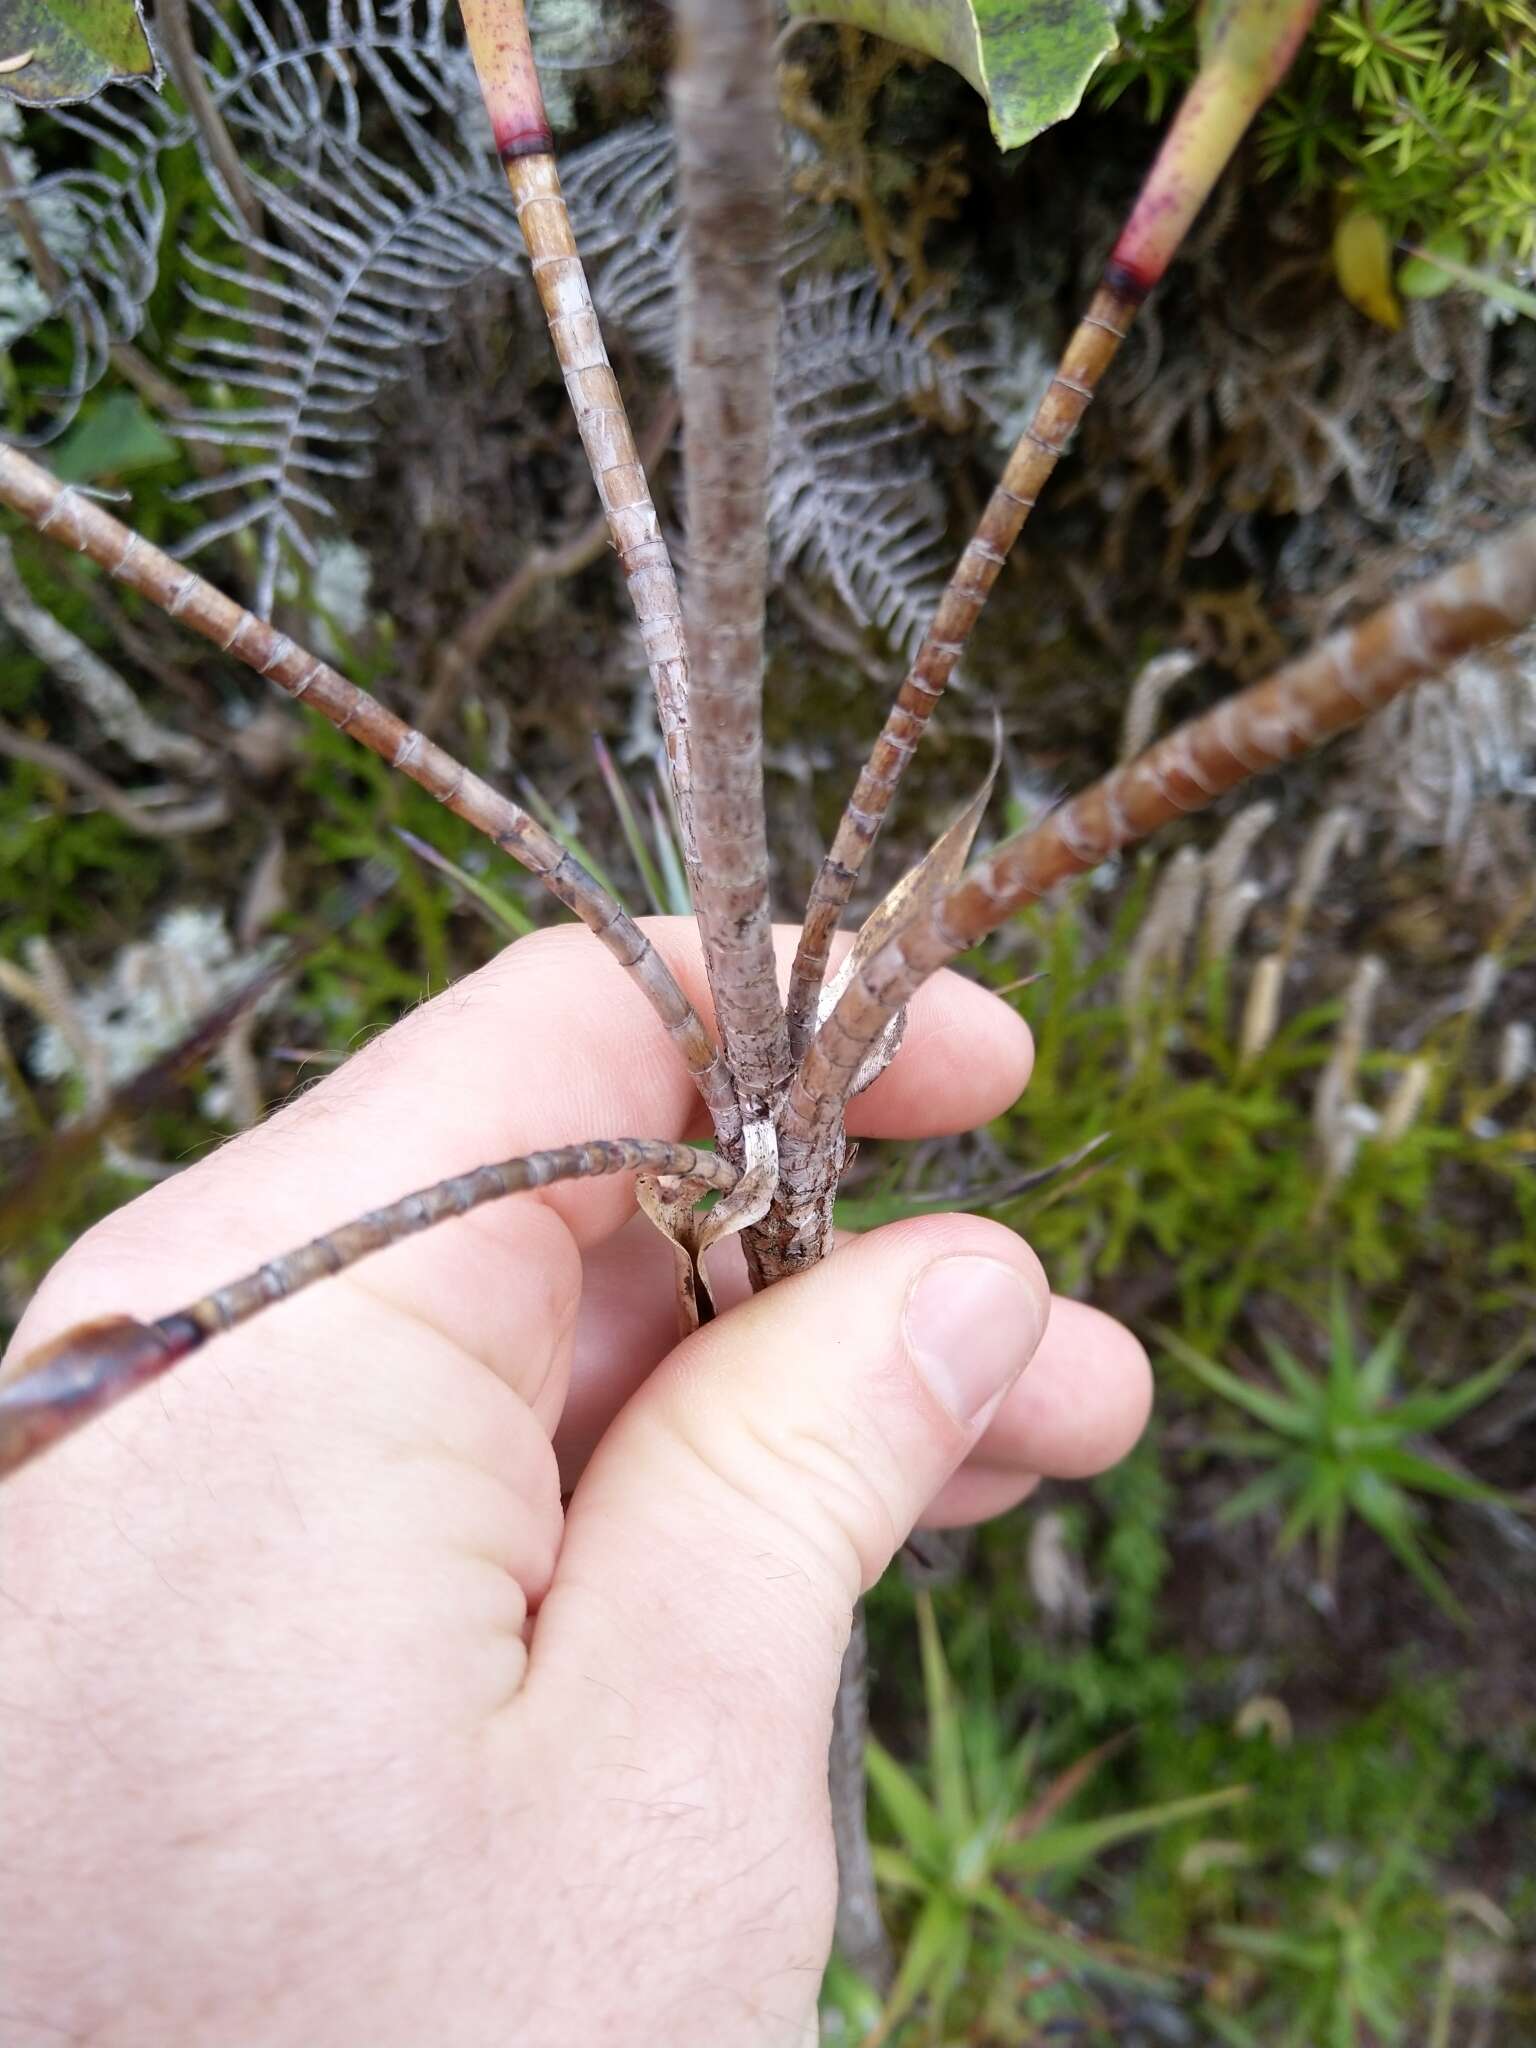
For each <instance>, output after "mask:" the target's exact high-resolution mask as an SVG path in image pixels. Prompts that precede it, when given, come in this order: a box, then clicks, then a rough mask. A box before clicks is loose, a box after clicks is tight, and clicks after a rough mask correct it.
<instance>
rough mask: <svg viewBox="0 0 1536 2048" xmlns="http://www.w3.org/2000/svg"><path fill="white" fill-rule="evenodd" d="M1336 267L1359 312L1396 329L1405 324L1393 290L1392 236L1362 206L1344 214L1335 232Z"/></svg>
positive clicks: (1373, 215)
mask: <svg viewBox="0 0 1536 2048" xmlns="http://www.w3.org/2000/svg"><path fill="white" fill-rule="evenodd" d="M1333 269H1334V275H1335V276H1336V277H1337V278H1338V281H1339V289H1340V291H1342V292H1343V294H1344V296H1345V298H1346V299H1348V301H1349V303H1350V304H1351V305H1352V306H1353V307H1354V308H1355V309H1356V311H1357V312H1361V313H1364V314H1365V316H1366V318H1367V319H1369V320H1374V321H1375V322H1376V324H1377V326H1378V327H1386V328H1390V329H1392V330H1393V331H1394V332H1395V331H1396V330H1397V329H1398V328H1399V327H1401V326H1402V324H1403V309H1402V307H1401V306H1400V305H1399V304H1398V303H1397V295H1396V294H1395V293H1394V291H1393V289H1392V237H1391V236H1390V235H1389V234H1388V233H1387V230H1386V225H1385V223H1384V222H1382V221H1380V220H1378V219H1377V218H1376V216H1375V214H1373V213H1369V212H1367V211H1366V209H1365V208H1364V207H1363V206H1357V207H1355V208H1354V209H1353V210H1352V211H1351V212H1349V213H1347V214H1345V216H1344V218H1343V219H1342V220H1341V221H1340V222H1339V224H1338V226H1337V227H1336V228H1335V229H1334V231H1333Z"/></svg>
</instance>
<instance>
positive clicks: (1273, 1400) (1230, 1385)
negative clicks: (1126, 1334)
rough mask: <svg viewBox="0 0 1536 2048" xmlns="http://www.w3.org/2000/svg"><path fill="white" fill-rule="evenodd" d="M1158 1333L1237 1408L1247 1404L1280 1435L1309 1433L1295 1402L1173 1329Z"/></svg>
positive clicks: (1180, 1358) (1197, 1374)
mask: <svg viewBox="0 0 1536 2048" xmlns="http://www.w3.org/2000/svg"><path fill="white" fill-rule="evenodd" d="M1157 1334H1158V1338H1159V1341H1160V1342H1161V1343H1163V1344H1165V1345H1166V1346H1167V1348H1168V1349H1169V1350H1170V1351H1171V1352H1172V1353H1173V1355H1174V1357H1175V1358H1177V1359H1178V1361H1179V1363H1180V1364H1181V1365H1183V1366H1185V1367H1186V1368H1187V1369H1188V1370H1189V1371H1190V1372H1192V1373H1193V1374H1194V1376H1195V1378H1196V1379H1197V1380H1199V1381H1200V1382H1201V1384H1202V1385H1203V1386H1206V1387H1209V1388H1210V1390H1211V1392H1212V1393H1213V1394H1220V1395H1221V1396H1222V1397H1223V1398H1224V1399H1225V1400H1228V1401H1232V1402H1235V1403H1236V1404H1237V1406H1238V1407H1239V1408H1246V1409H1247V1411H1248V1413H1249V1414H1250V1415H1252V1416H1253V1417H1254V1418H1255V1419H1256V1420H1257V1421H1259V1422H1262V1423H1264V1424H1265V1425H1266V1427H1268V1428H1270V1429H1272V1430H1275V1431H1276V1432H1277V1433H1278V1434H1279V1435H1281V1436H1288V1437H1296V1438H1299V1439H1301V1440H1302V1441H1303V1442H1305V1441H1306V1440H1307V1439H1308V1438H1309V1437H1310V1436H1311V1435H1312V1433H1313V1432H1312V1428H1311V1425H1310V1423H1309V1421H1308V1418H1307V1417H1306V1416H1305V1415H1303V1414H1302V1413H1301V1412H1300V1411H1299V1410H1298V1409H1297V1408H1296V1406H1295V1405H1294V1403H1292V1402H1290V1401H1286V1400H1283V1399H1282V1398H1281V1397H1280V1395H1279V1394H1276V1393H1273V1392H1271V1391H1270V1390H1269V1389H1267V1388H1265V1387H1256V1386H1253V1385H1252V1384H1251V1383H1250V1382H1249V1381H1247V1380H1244V1379H1239V1378H1238V1376H1237V1374H1236V1373H1234V1372H1228V1371H1227V1369H1226V1367H1225V1366H1224V1365H1218V1364H1217V1363H1216V1361H1215V1359H1213V1358H1207V1357H1206V1356H1205V1355H1204V1353H1203V1352H1200V1351H1196V1350H1195V1348H1194V1346H1193V1345H1192V1344H1186V1343H1185V1342H1184V1339H1183V1338H1182V1337H1180V1336H1177V1335H1176V1334H1175V1333H1174V1332H1173V1331H1172V1330H1166V1329H1164V1330H1159V1331H1158V1333H1157Z"/></svg>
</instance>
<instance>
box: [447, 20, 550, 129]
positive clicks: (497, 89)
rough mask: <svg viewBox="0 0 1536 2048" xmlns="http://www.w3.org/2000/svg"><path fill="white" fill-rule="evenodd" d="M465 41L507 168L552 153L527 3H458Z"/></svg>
mask: <svg viewBox="0 0 1536 2048" xmlns="http://www.w3.org/2000/svg"><path fill="white" fill-rule="evenodd" d="M459 12H460V13H461V14H462V15H463V17H464V35H465V39H466V40H467V42H468V44H469V54H470V55H471V57H473V58H474V60H475V72H476V75H477V76H478V78H479V80H480V93H481V97H482V98H483V99H484V101H485V111H486V112H487V114H489V115H490V118H491V135H492V137H493V139H494V140H495V143H496V153H497V155H498V156H499V157H500V158H501V161H502V162H503V163H504V164H510V163H516V162H517V161H518V159H519V158H521V157H525V156H548V155H550V154H552V153H553V150H554V146H555V139H554V136H553V135H552V134H551V133H550V127H549V121H548V118H547V116H546V114H545V112H544V95H543V93H542V92H541V91H540V89H539V75H538V72H537V71H536V69H535V68H534V62H533V44H532V43H531V41H530V40H529V36H528V19H527V16H526V14H525V12H524V9H523V0H459Z"/></svg>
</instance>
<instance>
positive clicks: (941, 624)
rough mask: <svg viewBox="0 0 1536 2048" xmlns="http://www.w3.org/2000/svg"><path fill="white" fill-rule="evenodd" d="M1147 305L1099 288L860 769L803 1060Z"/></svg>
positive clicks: (799, 1009) (830, 856)
mask: <svg viewBox="0 0 1536 2048" xmlns="http://www.w3.org/2000/svg"><path fill="white" fill-rule="evenodd" d="M1137 303H1138V302H1137V300H1136V299H1134V298H1129V297H1127V296H1125V295H1124V294H1123V293H1119V292H1116V291H1114V290H1113V289H1112V288H1111V287H1110V286H1109V285H1107V284H1105V285H1101V286H1100V288H1099V290H1098V291H1097V292H1096V293H1095V294H1094V297H1093V301H1092V303H1091V304H1090V306H1089V308H1088V311H1087V312H1086V313H1085V314H1084V315H1083V317H1082V319H1081V320H1080V321H1079V322H1078V325H1077V329H1076V332H1075V333H1074V334H1073V336H1072V339H1071V340H1070V341H1069V342H1068V343H1067V347H1066V351H1065V353H1064V354H1063V356H1062V358H1061V362H1060V364H1059V365H1058V367H1057V369H1056V372H1055V375H1054V376H1053V377H1052V378H1051V381H1050V384H1049V385H1048V386H1047V388H1046V391H1045V395H1044V396H1043V397H1042V399H1041V401H1040V403H1039V405H1038V406H1037V407H1036V409H1035V414H1034V417H1033V419H1032V420H1031V421H1030V423H1029V425H1028V426H1027V427H1026V428H1025V429H1024V432H1023V433H1022V434H1021V435H1020V436H1019V438H1018V441H1017V442H1016V443H1015V445H1014V449H1013V453H1012V454H1011V455H1010V456H1009V458H1008V463H1007V467H1006V468H1005V469H1004V471H1003V474H1002V476H1001V478H1000V479H999V481H998V483H997V485H996V487H995V488H994V490H993V492H992V495H991V497H990V498H989V499H988V501H987V505H986V509H985V511H983V513H982V515H981V518H980V520H979V521H978V522H977V526H976V531H975V532H974V533H973V534H972V536H971V538H970V540H969V541H967V543H966V546H965V552H964V553H963V554H962V555H961V557H960V560H959V562H958V564H957V565H956V567H955V569H954V571H953V573H952V574H951V576H950V579H949V582H948V583H947V584H946V585H945V588H944V594H943V596H942V597H941V598H940V599H939V605H938V610H937V611H936V612H935V613H934V617H933V623H932V625H931V626H930V627H929V628H928V631H927V633H926V634H925V636H924V638H923V644H922V646H921V647H920V648H919V649H918V651H917V656H916V658H915V660H914V661H913V663H912V666H911V668H910V669H909V670H908V672H907V676H906V680H905V681H904V682H903V683H902V686H901V688H900V690H899V691H898V693H897V696H896V701H895V703H894V704H893V705H892V706H891V709H890V712H889V714H888V715H887V717H886V721H885V725H884V727H883V728H882V730H881V733H880V737H879V738H878V739H877V740H876V741H875V744H874V749H873V751H872V752H871V754H870V756H869V759H868V761H867V762H866V763H865V765H864V767H863V768H862V769H861V770H860V773H859V779H858V782H857V784H856V785H855V788H854V792H853V795H852V796H851V797H850V798H849V800H848V804H847V807H846V808H845V809H844V811H843V815H842V817H841V819H840V820H839V821H838V827H837V832H836V835H835V836H834V838H833V841H832V845H831V848H830V850H829V852H828V853H827V856H826V858H825V860H824V861H823V862H822V864H821V871H820V873H819V874H818V875H817V877H816V881H815V884H814V886H813V887H812V890H811V896H810V901H809V903H808V904H807V905H806V912H805V924H804V927H803V929H802V931H801V935H800V944H799V948H798V950H797V952H796V954H795V964H794V970H793V972H792V974H791V976H790V984H789V1033H790V1047H791V1050H792V1052H793V1053H794V1056H795V1058H796V1059H797V1060H798V1059H801V1058H803V1057H804V1054H805V1050H806V1048H807V1046H808V1045H809V1044H810V1042H811V1039H812V1037H813V1036H814V1034H815V1030H816V1004H817V998H818V996H819V995H820V993H821V985H822V982H823V980H824V978H825V976H826V969H827V955H828V953H829V951H830V950H831V945H832V940H833V938H834V937H835V935H836V933H837V928H838V925H839V924H840V922H841V920H842V914H843V912H844V910H845V909H846V908H847V906H848V899H849V898H850V897H851V896H852V894H853V891H854V889H855V888H856V886H857V884H858V879H859V875H860V872H861V871H862V869H863V866H864V863H865V861H866V860H867V859H868V857H869V852H870V849H871V847H872V846H873V845H874V843H875V840H876V839H877V838H878V836H879V834H880V830H881V827H882V826H883V825H884V823H885V819H886V814H887V813H888V811H889V810H890V807H891V802H892V799H893V798H894V796H895V794H896V786H897V784H898V783H899V782H900V780H901V777H902V773H903V771H904V770H905V768H906V765H907V762H908V761H909V760H910V759H911V758H912V755H913V754H914V752H915V751H916V749H917V744H918V741H919V740H920V739H921V738H922V736H923V734H924V732H925V731H926V730H927V726H928V721H929V719H930V718H931V717H932V716H933V712H934V708H935V706H936V705H937V704H938V701H939V699H940V697H942V696H943V694H944V691H945V689H946V688H947V687H948V684H949V680H950V677H951V676H952V675H953V674H954V672H955V668H956V665H957V664H958V662H959V660H960V657H961V655H962V654H963V653H964V651H965V646H966V642H967V641H968V640H969V638H970V635H971V630H972V628H973V627H974V626H975V624H976V621H977V619H978V618H979V617H980V615H981V608H982V606H983V605H984V604H985V603H986V601H987V598H988V597H989V595H990V594H991V591H992V586H993V584H994V583H996V581H997V578H998V575H999V572H1000V571H1001V569H1002V566H1003V563H1004V562H1005V561H1006V560H1007V558H1008V551H1009V549H1010V548H1011V547H1012V546H1013V544H1014V542H1015V541H1016V540H1017V539H1018V537H1019V535H1020V533H1022V531H1023V530H1024V523H1025V521H1026V520H1027V519H1028V517H1029V515H1030V513H1031V512H1032V511H1033V510H1034V507H1035V504H1036V501H1037V500H1038V498H1039V496H1040V493H1041V491H1042V490H1043V489H1044V488H1045V485H1046V483H1047V482H1048V480H1049V478H1050V476H1051V473H1052V471H1053V470H1054V469H1055V467H1056V464H1057V463H1058V462H1059V461H1060V459H1061V456H1062V454H1063V453H1064V451H1065V449H1066V447H1067V444H1068V442H1069V441H1070V440H1071V437H1072V435H1073V433H1074V432H1075V431H1076V428H1077V426H1078V423H1079V421H1080V420H1081V419H1082V417H1083V414H1084V413H1085V412H1086V411H1087V410H1088V407H1089V405H1090V404H1091V403H1092V400H1093V395H1094V392H1095V391H1096V390H1097V389H1098V385H1099V380H1100V378H1101V377H1102V376H1103V375H1104V372H1105V371H1106V370H1107V369H1108V367H1109V365H1110V363H1111V362H1112V361H1113V360H1114V357H1115V353H1116V351H1117V350H1118V349H1119V346H1120V344H1121V342H1122V341H1123V340H1124V339H1125V336H1126V333H1127V331H1128V329H1129V327H1130V324H1131V322H1132V320H1133V319H1134V318H1135V317H1136V307H1137Z"/></svg>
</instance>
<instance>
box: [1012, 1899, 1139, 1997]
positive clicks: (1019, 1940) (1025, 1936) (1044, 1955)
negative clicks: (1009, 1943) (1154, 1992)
mask: <svg viewBox="0 0 1536 2048" xmlns="http://www.w3.org/2000/svg"><path fill="white" fill-rule="evenodd" d="M975 1903H976V1904H977V1905H978V1906H979V1907H980V1908H981V1910H982V1911H983V1912H984V1913H986V1914H987V1915H988V1916H989V1917H990V1918H991V1919H993V1920H995V1921H996V1922H997V1923H998V1925H999V1926H1000V1927H1005V1928H1007V1930H1008V1932H1009V1934H1010V1935H1012V1937H1013V1940H1014V1943H1015V1945H1016V1946H1017V1947H1019V1948H1021V1949H1026V1950H1028V1951H1029V1953H1030V1954H1032V1955H1036V1956H1039V1957H1040V1958H1041V1960H1042V1961H1044V1962H1047V1963H1050V1964H1052V1965H1053V1966H1054V1967H1055V1968H1056V1969H1059V1970H1063V1971H1066V1972H1068V1973H1070V1974H1071V1975H1073V1976H1079V1977H1080V1976H1090V1975H1091V1976H1095V1977H1102V1978H1103V1979H1104V1980H1105V1981H1106V1982H1107V1983H1110V1984H1129V1985H1141V1986H1145V1985H1148V1984H1156V1983H1159V1982H1162V1981H1164V1980H1165V1979H1166V1977H1167V1975H1168V1972H1167V1970H1164V1969H1160V1968H1159V1967H1157V1966H1156V1965H1154V1964H1152V1963H1150V1962H1149V1963H1147V1964H1145V1965H1142V1966H1141V1967H1139V1968H1138V1967H1136V1966H1134V1965H1131V1964H1127V1963H1122V1962H1117V1961H1115V1960H1114V1959H1113V1958H1112V1957H1110V1956H1108V1955H1105V1954H1103V1953H1102V1952H1101V1951H1100V1950H1099V1949H1098V1948H1096V1947H1095V1946H1094V1944H1093V1943H1091V1942H1090V1941H1088V1940H1086V1939H1074V1938H1073V1937H1072V1936H1071V1935H1070V1934H1057V1933H1055V1932H1053V1930H1052V1929H1050V1928H1049V1927H1045V1926H1042V1925H1041V1923H1040V1922H1039V1921H1038V1920H1032V1919H1031V1918H1030V1916H1029V1915H1028V1914H1027V1913H1025V1912H1024V1911H1022V1910H1021V1908H1020V1907H1019V1905H1018V1902H1017V1901H1016V1900H1014V1899H1011V1898H1009V1896H1008V1894H1007V1893H1006V1892H1005V1891H1003V1889H1002V1888H1001V1886H999V1885H990V1884H989V1885H984V1886H983V1887H982V1888H981V1889H980V1890H979V1891H978V1892H977V1894H976V1899H975Z"/></svg>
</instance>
